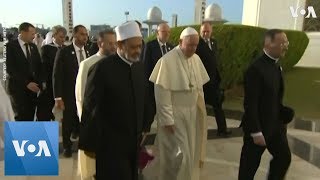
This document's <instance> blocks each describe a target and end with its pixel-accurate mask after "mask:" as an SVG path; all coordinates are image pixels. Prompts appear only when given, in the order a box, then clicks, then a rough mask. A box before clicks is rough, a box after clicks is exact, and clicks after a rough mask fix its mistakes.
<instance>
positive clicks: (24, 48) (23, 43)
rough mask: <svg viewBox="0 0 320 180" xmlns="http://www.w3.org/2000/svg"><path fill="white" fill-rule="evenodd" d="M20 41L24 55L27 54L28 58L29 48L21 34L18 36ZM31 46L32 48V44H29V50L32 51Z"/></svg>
mask: <svg viewBox="0 0 320 180" xmlns="http://www.w3.org/2000/svg"><path fill="white" fill-rule="evenodd" d="M18 41H19V44H20V47H21V49H22V51H23V53H24V55H25V56H26V58H27V48H26V45H25V43H26V42H24V41H23V40H22V39H21V38H20V35H19V36H18ZM30 48H31V46H30V44H29V52H31V51H30Z"/></svg>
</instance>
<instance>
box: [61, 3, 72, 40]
mask: <svg viewBox="0 0 320 180" xmlns="http://www.w3.org/2000/svg"><path fill="white" fill-rule="evenodd" d="M72 7H73V5H72V0H62V13H63V27H64V28H66V30H67V36H69V38H71V36H72V29H73V11H72Z"/></svg>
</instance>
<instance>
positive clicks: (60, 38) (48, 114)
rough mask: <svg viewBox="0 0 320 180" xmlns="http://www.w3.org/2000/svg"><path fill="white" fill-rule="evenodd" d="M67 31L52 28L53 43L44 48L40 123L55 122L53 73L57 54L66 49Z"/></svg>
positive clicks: (39, 107)
mask: <svg viewBox="0 0 320 180" xmlns="http://www.w3.org/2000/svg"><path fill="white" fill-rule="evenodd" d="M66 34H67V31H66V29H65V28H64V27H62V26H59V25H58V26H54V27H53V28H52V36H53V42H52V43H50V44H46V45H44V46H42V48H41V49H42V50H41V52H42V53H41V56H42V65H43V71H44V73H43V75H44V78H45V87H44V90H43V91H42V92H41V93H40V95H39V101H38V109H37V118H38V120H39V121H48V120H53V119H54V116H53V114H52V108H53V106H54V103H55V102H54V97H53V87H52V72H53V65H54V60H55V57H56V53H57V51H58V50H59V49H61V48H63V47H64V41H65V36H66Z"/></svg>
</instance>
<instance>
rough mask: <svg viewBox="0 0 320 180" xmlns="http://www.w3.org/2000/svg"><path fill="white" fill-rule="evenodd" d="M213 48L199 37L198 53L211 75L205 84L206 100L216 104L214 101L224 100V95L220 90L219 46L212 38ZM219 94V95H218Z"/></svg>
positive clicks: (208, 102)
mask: <svg viewBox="0 0 320 180" xmlns="http://www.w3.org/2000/svg"><path fill="white" fill-rule="evenodd" d="M210 43H211V48H212V49H210V48H209V46H208V44H207V43H206V42H205V41H204V40H203V39H202V38H200V39H199V44H198V47H197V50H196V54H197V55H198V56H199V57H200V59H201V61H202V63H203V65H204V67H205V68H206V71H207V73H208V75H209V77H210V81H209V82H208V83H206V84H205V85H204V86H203V91H204V95H205V100H206V103H207V104H210V105H212V106H213V105H214V104H215V103H216V102H214V101H222V98H223V97H220V96H223V95H222V94H221V93H220V92H219V93H217V91H220V90H219V88H220V82H221V77H220V74H219V71H218V63H217V61H218V46H217V41H216V40H215V39H213V38H211V39H210ZM217 96H219V97H217Z"/></svg>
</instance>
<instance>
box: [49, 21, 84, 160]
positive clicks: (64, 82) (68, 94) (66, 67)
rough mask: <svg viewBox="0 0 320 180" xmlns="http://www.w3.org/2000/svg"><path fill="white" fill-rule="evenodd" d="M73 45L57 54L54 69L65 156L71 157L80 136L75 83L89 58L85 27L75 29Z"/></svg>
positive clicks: (56, 104)
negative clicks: (61, 114) (79, 70)
mask: <svg viewBox="0 0 320 180" xmlns="http://www.w3.org/2000/svg"><path fill="white" fill-rule="evenodd" d="M73 37H74V40H73V43H72V44H71V45H69V46H66V47H64V48H62V49H61V50H59V51H58V52H57V55H56V58H55V62H54V67H53V76H52V81H53V91H54V97H55V106H56V108H59V109H61V110H64V111H63V120H62V137H63V147H64V156H65V157H71V156H72V152H71V146H72V142H71V140H72V141H76V140H77V138H78V134H79V117H78V115H77V107H76V99H75V83H76V77H77V74H78V68H79V64H80V62H81V61H83V60H84V59H86V58H87V57H89V52H88V50H87V49H86V47H85V45H86V43H87V40H88V32H87V29H86V28H85V27H84V26H83V25H78V26H75V27H74V29H73Z"/></svg>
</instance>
